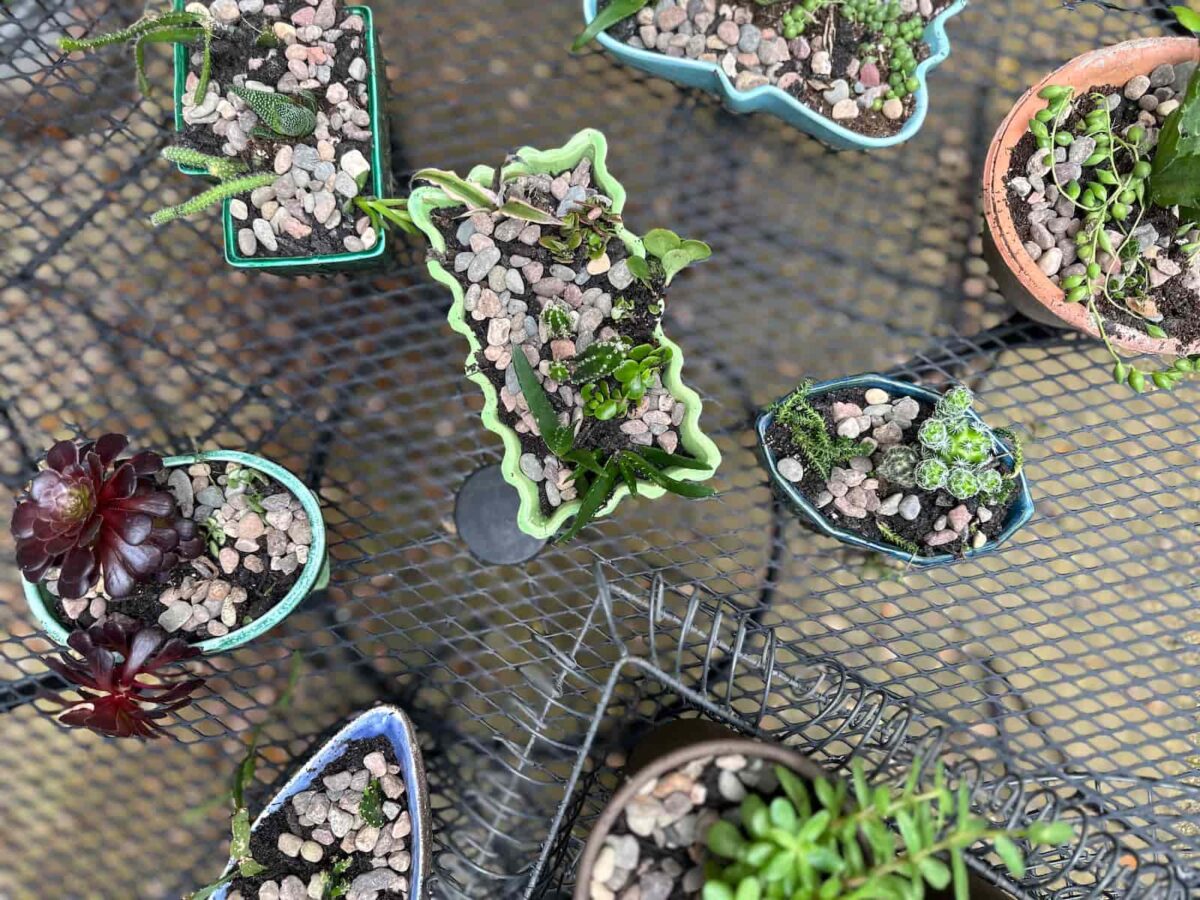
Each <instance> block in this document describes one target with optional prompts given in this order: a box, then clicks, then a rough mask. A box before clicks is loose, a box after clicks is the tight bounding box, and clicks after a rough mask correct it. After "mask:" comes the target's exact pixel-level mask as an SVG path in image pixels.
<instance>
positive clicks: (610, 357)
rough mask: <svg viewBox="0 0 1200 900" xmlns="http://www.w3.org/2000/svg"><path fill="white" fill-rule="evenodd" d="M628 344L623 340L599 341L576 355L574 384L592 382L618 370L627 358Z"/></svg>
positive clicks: (572, 381) (572, 374)
mask: <svg viewBox="0 0 1200 900" xmlns="http://www.w3.org/2000/svg"><path fill="white" fill-rule="evenodd" d="M626 349H627V348H626V345H625V344H624V343H623V342H622V341H619V340H617V341H597V342H596V343H594V344H591V345H590V346H589V347H588V348H587V349H586V350H584V351H583V352H582V353H580V354H579V355H578V356H576V357H575V367H574V371H573V372H572V373H571V383H572V384H590V383H591V382H593V381H598V380H599V379H601V378H605V377H607V376H609V375H611V374H612V373H613V372H615V371H616V369H617V366H619V365H621V363H622V362H623V361H624V359H625V352H626Z"/></svg>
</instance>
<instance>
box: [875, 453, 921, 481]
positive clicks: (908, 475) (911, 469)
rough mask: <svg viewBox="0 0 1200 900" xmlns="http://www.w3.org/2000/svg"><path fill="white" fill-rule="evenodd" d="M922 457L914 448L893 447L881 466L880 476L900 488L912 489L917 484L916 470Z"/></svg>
mask: <svg viewBox="0 0 1200 900" xmlns="http://www.w3.org/2000/svg"><path fill="white" fill-rule="evenodd" d="M919 461H920V455H919V454H918V453H917V451H916V449H915V448H913V447H893V448H892V449H891V450H889V451H888V452H887V453H886V454H885V455H884V457H883V461H882V462H881V463H880V464H879V474H880V475H882V476H883V477H884V478H886V479H887V480H888V481H889V482H891V483H892V484H894V485H898V486H899V487H906V488H908V487H912V486H913V485H915V484H916V483H917V480H916V479H917V476H916V469H917V463H918V462H919Z"/></svg>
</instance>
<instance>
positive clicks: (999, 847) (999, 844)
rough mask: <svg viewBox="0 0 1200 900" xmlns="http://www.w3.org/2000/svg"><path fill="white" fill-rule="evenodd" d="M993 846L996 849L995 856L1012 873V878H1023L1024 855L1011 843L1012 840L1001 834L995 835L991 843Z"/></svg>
mask: <svg viewBox="0 0 1200 900" xmlns="http://www.w3.org/2000/svg"><path fill="white" fill-rule="evenodd" d="M993 846H994V847H995V848H996V855H997V856H999V857H1000V860H1001V861H1002V862H1003V863H1004V866H1005V868H1007V869H1008V871H1009V872H1011V873H1012V876H1013V877H1014V878H1024V877H1025V854H1023V853H1022V852H1021V850H1020V848H1019V847H1018V846H1017V845H1016V844H1015V843H1013V842H1012V840H1011V839H1010V838H1009V837H1007V836H1006V835H1003V834H998V835H996V838H995V840H994V841H993Z"/></svg>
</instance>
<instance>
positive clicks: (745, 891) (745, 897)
mask: <svg viewBox="0 0 1200 900" xmlns="http://www.w3.org/2000/svg"><path fill="white" fill-rule="evenodd" d="M761 898H762V887H761V886H760V885H759V883H758V879H757V878H754V877H753V876H747V877H746V878H743V879H742V880H741V882H740V883H739V884H738V887H737V893H736V894H734V900H761Z"/></svg>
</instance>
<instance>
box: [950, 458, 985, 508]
mask: <svg viewBox="0 0 1200 900" xmlns="http://www.w3.org/2000/svg"><path fill="white" fill-rule="evenodd" d="M946 490H947V491H949V492H950V496H951V497H954V498H955V499H956V500H970V499H971V498H972V497H974V496H975V495H976V494H978V493H979V476H978V475H977V474H976V473H975V470H974V469H972V468H971V467H970V466H955V467H954V468H952V469H951V470H950V472H949V474H948V475H947V476H946Z"/></svg>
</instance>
